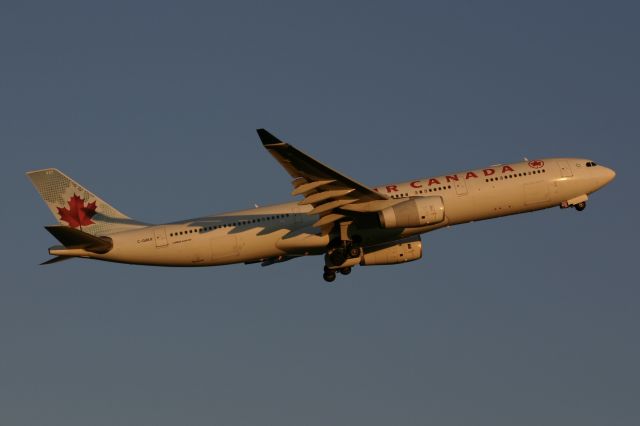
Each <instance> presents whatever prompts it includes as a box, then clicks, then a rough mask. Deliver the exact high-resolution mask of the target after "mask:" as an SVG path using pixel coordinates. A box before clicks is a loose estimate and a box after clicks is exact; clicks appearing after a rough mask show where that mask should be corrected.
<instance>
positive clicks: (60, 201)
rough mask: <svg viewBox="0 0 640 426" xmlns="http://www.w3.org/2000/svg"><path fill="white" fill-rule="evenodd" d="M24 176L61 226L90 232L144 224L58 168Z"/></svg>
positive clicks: (109, 231) (103, 233)
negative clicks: (111, 204) (120, 210)
mask: <svg viewBox="0 0 640 426" xmlns="http://www.w3.org/2000/svg"><path fill="white" fill-rule="evenodd" d="M27 176H28V177H29V179H30V180H31V183H33V186H35V187H36V189H37V190H38V192H39V193H40V196H41V197H42V199H43V200H44V202H45V203H46V204H47V206H48V207H49V210H51V213H53V216H54V217H55V218H56V219H57V220H58V222H59V223H60V224H61V225H63V226H68V227H71V228H78V229H80V230H81V231H82V232H86V233H88V234H91V235H109V234H113V233H116V232H121V231H127V230H131V229H136V228H142V227H144V226H147V225H146V224H144V223H142V222H138V221H136V220H133V219H131V218H130V217H129V216H126V215H124V214H122V213H120V212H119V211H118V210H116V209H115V208H114V207H111V206H110V205H109V204H107V203H106V202H104V201H103V200H101V199H100V198H98V197H96V196H95V195H94V194H93V193H91V192H90V191H89V190H87V189H86V188H84V187H82V186H80V184H78V183H77V182H75V181H74V180H73V179H71V178H70V177H68V176H66V175H65V174H64V173H62V172H61V171H59V170H57V169H44V170H36V171H33V172H28V173H27Z"/></svg>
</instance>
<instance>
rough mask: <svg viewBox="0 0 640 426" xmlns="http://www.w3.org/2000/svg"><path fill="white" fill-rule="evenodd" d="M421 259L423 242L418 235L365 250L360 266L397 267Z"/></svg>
mask: <svg viewBox="0 0 640 426" xmlns="http://www.w3.org/2000/svg"><path fill="white" fill-rule="evenodd" d="M421 257H422V241H420V236H419V235H418V236H415V237H410V238H407V239H405V240H401V241H395V242H393V243H389V244H384V245H380V246H377V247H367V248H365V249H364V253H363V255H362V259H361V260H360V265H362V266H370V265H395V264H397V263H405V262H411V261H412V260H418V259H420V258H421Z"/></svg>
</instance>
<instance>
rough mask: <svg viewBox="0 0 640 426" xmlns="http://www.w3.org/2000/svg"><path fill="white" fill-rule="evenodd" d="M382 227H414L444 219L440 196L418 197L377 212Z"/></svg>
mask: <svg viewBox="0 0 640 426" xmlns="http://www.w3.org/2000/svg"><path fill="white" fill-rule="evenodd" d="M378 217H379V218H380V225H381V226H382V227H383V228H416V227H419V226H426V225H433V224H434V223H440V222H442V221H443V220H444V204H443V203H442V197H418V198H412V199H411V200H407V201H403V202H402V203H400V204H396V205H395V206H391V207H387V208H386V209H384V210H382V211H380V212H378Z"/></svg>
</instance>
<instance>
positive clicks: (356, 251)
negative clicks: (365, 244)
mask: <svg viewBox="0 0 640 426" xmlns="http://www.w3.org/2000/svg"><path fill="white" fill-rule="evenodd" d="M349 257H351V258H355V257H360V247H350V248H349Z"/></svg>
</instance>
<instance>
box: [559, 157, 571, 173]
mask: <svg viewBox="0 0 640 426" xmlns="http://www.w3.org/2000/svg"><path fill="white" fill-rule="evenodd" d="M558 166H560V172H561V173H562V177H571V176H573V172H572V171H571V166H569V163H568V162H567V161H564V160H560V161H558Z"/></svg>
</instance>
